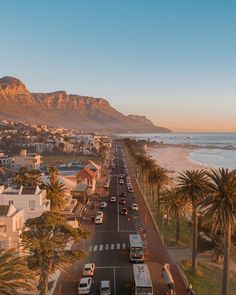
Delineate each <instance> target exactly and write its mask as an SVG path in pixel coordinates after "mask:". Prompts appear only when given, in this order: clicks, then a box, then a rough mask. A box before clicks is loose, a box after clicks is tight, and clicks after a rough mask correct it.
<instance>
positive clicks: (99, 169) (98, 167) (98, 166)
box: [86, 160, 102, 179]
mask: <svg viewBox="0 0 236 295" xmlns="http://www.w3.org/2000/svg"><path fill="white" fill-rule="evenodd" d="M86 168H88V169H90V170H91V171H93V172H94V173H95V174H96V178H97V179H99V178H100V177H101V173H102V165H101V163H97V162H96V163H95V162H94V161H92V160H89V163H88V164H87V165H86Z"/></svg>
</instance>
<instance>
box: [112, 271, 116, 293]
mask: <svg viewBox="0 0 236 295" xmlns="http://www.w3.org/2000/svg"><path fill="white" fill-rule="evenodd" d="M113 274H114V295H116V269H115V268H113Z"/></svg>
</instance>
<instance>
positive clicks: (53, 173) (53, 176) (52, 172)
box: [48, 167, 59, 184]
mask: <svg viewBox="0 0 236 295" xmlns="http://www.w3.org/2000/svg"><path fill="white" fill-rule="evenodd" d="M48 172H49V179H50V182H51V183H52V184H53V183H55V182H56V181H57V180H58V176H59V170H58V169H57V168H56V167H49V169H48Z"/></svg>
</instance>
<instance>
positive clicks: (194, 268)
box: [192, 204, 198, 274]
mask: <svg viewBox="0 0 236 295" xmlns="http://www.w3.org/2000/svg"><path fill="white" fill-rule="evenodd" d="M192 207H193V208H192V210H193V212H192V223H193V246H192V273H193V274H195V273H196V272H197V232H198V216H197V206H196V205H195V204H192Z"/></svg>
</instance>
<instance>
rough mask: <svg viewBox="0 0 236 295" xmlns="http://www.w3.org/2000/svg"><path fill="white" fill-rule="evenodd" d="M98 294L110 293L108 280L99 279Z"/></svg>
mask: <svg viewBox="0 0 236 295" xmlns="http://www.w3.org/2000/svg"><path fill="white" fill-rule="evenodd" d="M99 294H100V295H110V294H111V282H110V281H100V286H99Z"/></svg>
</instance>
